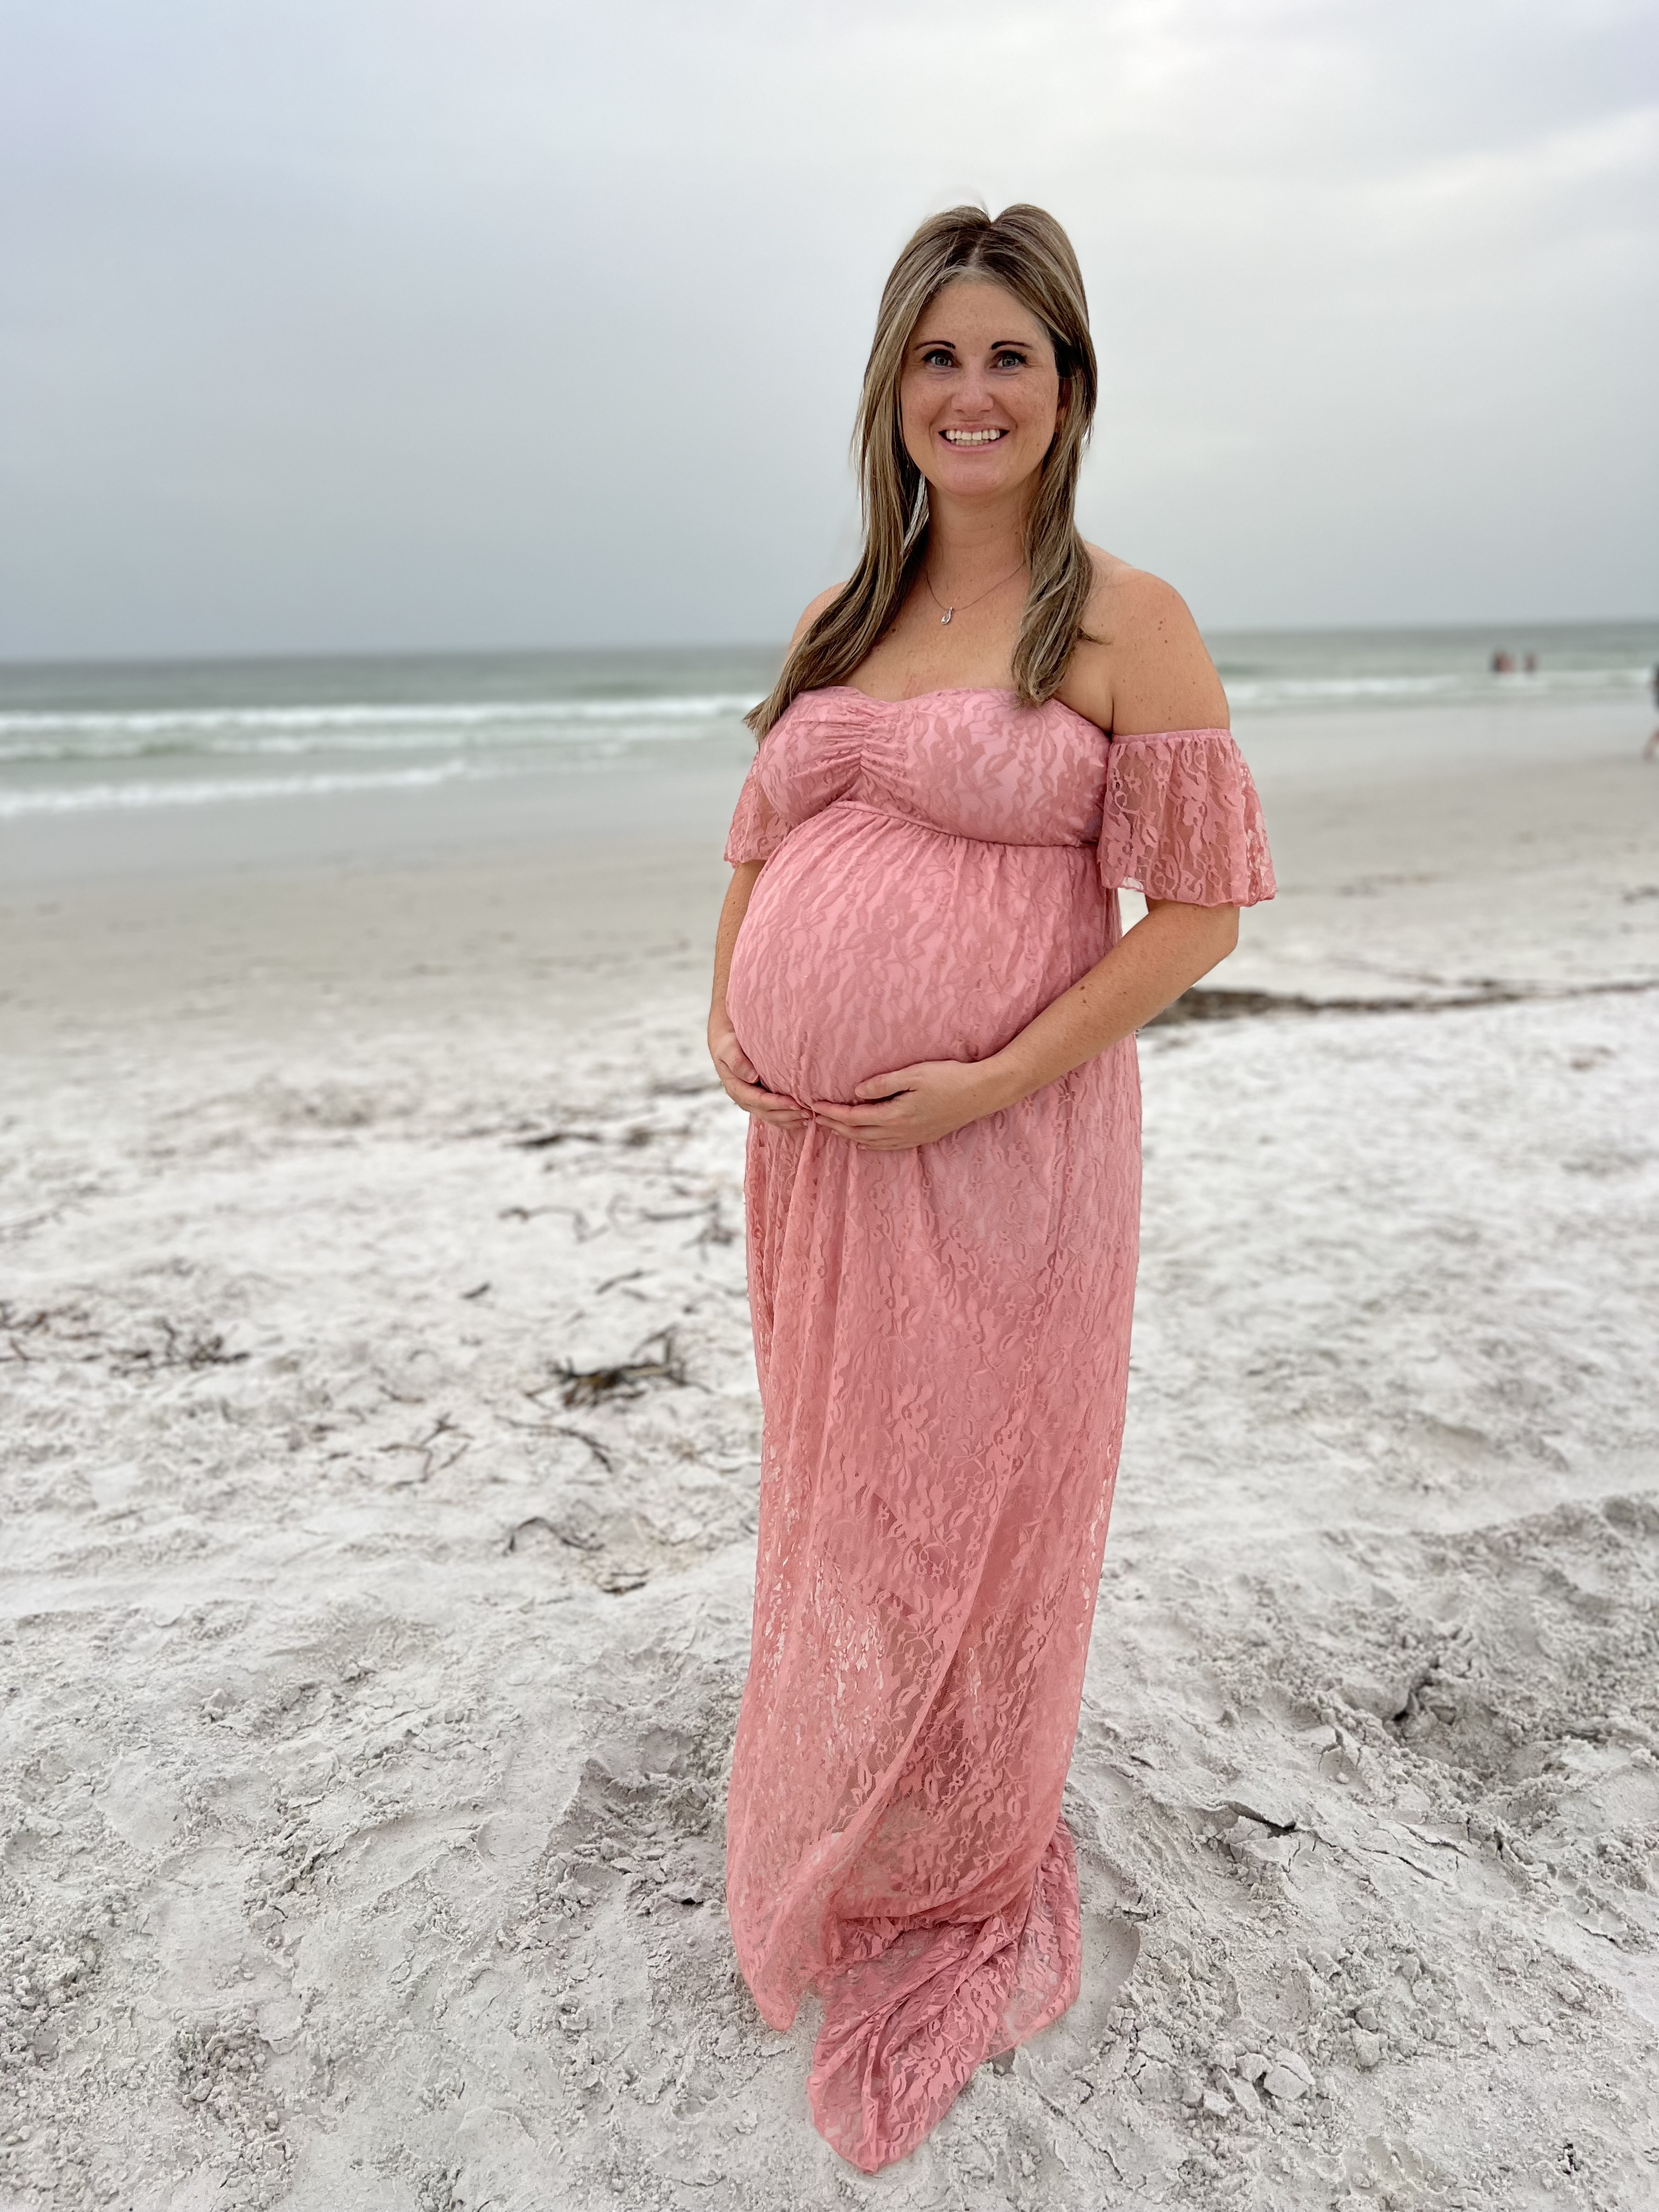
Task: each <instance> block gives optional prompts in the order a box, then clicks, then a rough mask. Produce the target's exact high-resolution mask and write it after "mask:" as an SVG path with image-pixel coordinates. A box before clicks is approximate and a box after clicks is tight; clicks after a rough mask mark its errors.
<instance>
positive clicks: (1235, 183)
mask: <svg viewBox="0 0 1659 2212" xmlns="http://www.w3.org/2000/svg"><path fill="white" fill-rule="evenodd" d="M1654 24H1655V16H1654V11H1653V9H1652V8H1651V7H1650V6H1647V5H1644V6H1641V7H1636V6H1620V5H1613V4H1599V5H1590V4H1580V5H1570V4H1562V0H1547V4H1546V0H1538V4H1527V3H1526V0H1464V3H1463V4H1462V5H1460V6H1459V7H1457V8H1455V9H1448V8H1446V7H1445V6H1444V5H1443V0H1441V4H1434V5H1428V4H1420V3H1419V0H1396V4H1391V5H1389V6H1387V7H1383V6H1380V5H1375V4H1344V0H1106V4H1098V0H1096V4H1081V0H1078V3H1077V4H1073V0H1050V4H1047V5H1033V6H1027V7H1024V8H1018V9H1014V8H1008V7H991V6H987V5H982V4H978V0H951V5H949V6H948V7H947V6H945V4H943V0H926V4H909V5H905V4H898V5H895V4H893V0H884V4H881V5H866V4H862V3H861V0H854V4H847V0H836V4H819V0H805V4H801V5H798V6H793V7H787V8H786V7H780V6H778V5H775V4H774V5H769V6H762V5H756V4H744V0H702V4H699V5H697V6H696V7H688V6H682V5H674V6H670V5H666V4H662V0H612V4H611V6H609V7H608V8H607V9H605V10H603V11H601V10H598V9H591V8H586V7H583V8H575V7H567V6H562V5H561V6H556V7H548V6H532V5H529V4H513V0H465V4H462V0H284V4H283V6H282V7H280V8H276V7H273V6H270V5H265V6H259V5H257V4H243V5H240V6H234V7H227V6H225V5H223V4H222V0H147V4H146V6H145V8H144V9H142V10H139V9H131V8H127V7H124V6H121V5H118V4H116V0H54V3H53V4H52V5H50V6H47V5H45V4H32V5H18V4H12V5H9V6H8V5H0V41H3V55H0V245H3V251H4V254H5V261H6V266H7V270H8V276H7V282H6V285H5V287H4V295H3V299H0V651H3V652H5V653H9V654H13V655H16V654H50V653H100V652H106V653H123V652H167V651H217V650H236V649H260V648H284V647H296V648H303V647H351V646H376V645H385V646H419V645H427V646H435V647H436V646H444V645H468V644H490V643H517V642H526V643H529V642H553V643H558V642H578V641H626V640H645V639H676V640H681V639H698V638H709V639H722V638H723V639H731V638H741V637H756V638H759V637H766V636H770V635H779V634H781V632H782V631H784V630H785V629H787V627H788V625H789V623H791V622H792V621H793V617H794V615H795V614H796V613H797V612H798V611H799V605H800V604H801V602H802V601H803V600H804V599H805V598H806V597H807V596H808V594H809V593H810V592H811V591H813V590H814V589H816V588H817V587H818V586H820V585H821V584H822V583H823V582H825V581H827V580H829V578H830V577H831V576H832V575H833V574H836V573H839V564H840V563H842V562H843V561H844V560H845V558H846V556H847V553H848V549H849V546H850V544H851V542H852V533H853V503H852V496H851V491H850V486H849V483H848V476H847V470H846V463H845V441H846V435H847V431H848V423H849V420H850V415H851V410H852V404H853V398H854V391H855V387H856V380H857V376H858V372H859V368H860V363H861V361H862V357H863V352H864V349H865V346H866V343H867V339H868V331H869V325H870V319H871V315H872V308H873V304H874V299H875V295H876V293H877V290H878V287H879V284H880V281H881V278H882V276H883V275H884V272H885V270H886V267H887V265H888V263H889V262H890V258H891V256H892V254H893V252H895V250H896V247H897V246H898V245H899V244H900V243H901V242H902V239H903V237H904V236H905V234H906V233H907V232H908V229H909V228H910V226H911V225H912V224H913V223H914V222H915V221H916V220H917V219H918V218H919V217H920V216H921V215H923V214H924V213H926V212H927V210H929V209H931V208H933V207H935V206H938V205H940V204H945V203H946V202H948V201H950V200H951V199H955V198H959V197H964V196H969V195H971V196H981V197H985V198H986V199H987V201H988V202H989V203H990V204H992V205H993V206H995V205H998V204H1001V203H1002V202H1004V201H1006V200H1008V199H1011V198H1016V197H1020V198H1032V199H1037V200H1040V201H1042V202H1043V203H1044V204H1048V205H1049V206H1051V207H1052V208H1053V209H1054V211H1055V212H1056V213H1057V214H1058V215H1060V217H1061V218H1062V220H1064V221H1065V222H1066V223H1067V224H1068V226H1069V227H1070V228H1071V229H1072V232H1073V236H1074V238H1075V239H1076V241H1077V244H1078V246H1079V252H1080V253H1081V255H1082V258H1083V261H1084V265H1085V272H1086V274H1087V276H1088V277H1089V281H1090V287H1091V301H1092V304H1093V307H1094V312H1095V319H1096V325H1097V334H1098V337H1099V340H1100V343H1101V350H1102V355H1103V365H1104V368H1105V374H1106V387H1107V388H1106V395H1105V401H1104V404H1103V410H1102V415H1101V418H1100V423H1099V428H1098V430H1097V439H1096V447H1095V453H1094V455H1093V458H1092V459H1091V465H1090V471H1089V476H1088V480H1087V488H1086V492H1085V526H1087V528H1088V529H1089V531H1090V533H1091V535H1092V536H1094V537H1096V538H1098V539H1100V540H1101V541H1102V542H1103V543H1105V544H1109V545H1110V546H1112V547H1113V549H1114V550H1116V551H1119V552H1121V553H1123V554H1125V555H1127V556H1128V557H1130V558H1131V559H1134V560H1138V561H1140V562H1144V563H1145V564H1146V565H1148V566H1150V567H1152V568H1158V570H1160V571H1161V572H1162V573H1164V574H1168V575H1170V576H1171V577H1172V578H1173V580H1175V581H1176V582H1177V583H1178V584H1180V585H1181V586H1182V589H1183V590H1185V591H1186V592H1187V593H1188V597H1189V598H1190V599H1192V600H1193V602H1194V605H1195V607H1196V608H1197V609H1198V611H1199V612H1200V617H1201V618H1203V619H1205V620H1206V621H1207V622H1210V623H1216V624H1227V623H1253V622H1261V623H1270V622H1280V623H1299V622H1321V621H1366V620H1370V621H1391V620H1425V619H1426V620H1432V619H1444V620H1449V621H1450V620H1458V619H1483V618H1487V617H1494V618H1495V617H1501V616H1505V615H1539V616H1548V615H1555V616H1564V617H1566V616H1591V615H1595V614H1602V613H1609V614H1613V613H1629V612H1638V611H1644V610H1648V609H1650V608H1651V607H1652V606H1653V605H1655V603H1656V600H1659V589H1656V586H1659V573H1656V570H1659V562H1656V557H1655V551H1654V548H1655V544H1656V533H1655V532H1654V531H1653V528H1652V526H1651V520H1650V518H1651V515H1652V513H1653V511H1654V506H1655V498H1656V491H1659V485H1656V481H1655V468H1654V459H1655V455H1654V433H1653V428H1652V418H1653V410H1652V407H1651V404H1650V397H1649V392H1650V383H1651V375H1652V372H1651V367H1650V363H1651V362H1652V360H1653V359H1654V358H1655V357H1656V349H1655V339H1656V337H1659V331H1656V327H1655V324H1656V318H1655V314H1654V297H1653V285H1652V274H1651V272H1652V270H1653V268H1654V265H1655V255H1654V246H1655V238H1654V232H1655V228H1656V223H1655V208H1654V198H1655V194H1654V186H1655V178H1656V169H1659V104H1656V103H1655V102H1652V101H1647V102H1646V103H1645V104H1644V101H1643V99H1642V90H1643V88H1644V86H1647V85H1650V84H1651V83H1652V82H1653V75H1652V70H1651V58H1652V48H1653V45H1654V43H1655V42H1654V37H1653V33H1654Z"/></svg>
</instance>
